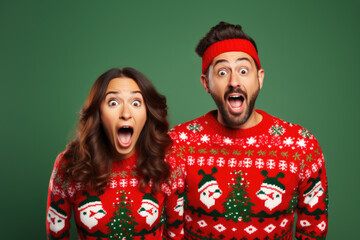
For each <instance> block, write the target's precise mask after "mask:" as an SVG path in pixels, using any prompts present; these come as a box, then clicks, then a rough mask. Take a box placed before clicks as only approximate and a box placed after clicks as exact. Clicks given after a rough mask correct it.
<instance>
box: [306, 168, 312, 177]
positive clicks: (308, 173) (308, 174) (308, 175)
mask: <svg viewBox="0 0 360 240" xmlns="http://www.w3.org/2000/svg"><path fill="white" fill-rule="evenodd" d="M305 177H306V178H310V177H311V171H310V170H309V169H307V170H306V171H305Z"/></svg>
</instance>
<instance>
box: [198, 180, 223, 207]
mask: <svg viewBox="0 0 360 240" xmlns="http://www.w3.org/2000/svg"><path fill="white" fill-rule="evenodd" d="M221 195H222V191H221V190H220V188H219V185H218V184H217V182H214V183H211V185H209V186H208V187H207V188H205V189H204V190H203V191H201V192H200V201H201V202H202V203H203V204H205V205H206V206H207V207H208V208H211V207H212V206H214V205H215V200H216V199H218V198H219V197H220V196H221Z"/></svg>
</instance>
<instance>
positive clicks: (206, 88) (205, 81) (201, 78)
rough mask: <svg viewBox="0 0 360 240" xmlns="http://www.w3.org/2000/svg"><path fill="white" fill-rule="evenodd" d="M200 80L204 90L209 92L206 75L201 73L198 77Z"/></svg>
mask: <svg viewBox="0 0 360 240" xmlns="http://www.w3.org/2000/svg"><path fill="white" fill-rule="evenodd" d="M200 82H201V84H202V85H203V87H204V89H205V91H206V92H207V93H210V91H209V80H208V78H207V77H206V75H205V74H202V75H201V77H200Z"/></svg>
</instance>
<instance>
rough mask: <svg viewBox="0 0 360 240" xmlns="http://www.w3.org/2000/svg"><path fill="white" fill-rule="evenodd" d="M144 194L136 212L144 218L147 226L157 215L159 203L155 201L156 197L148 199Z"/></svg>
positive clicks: (150, 224)
mask: <svg viewBox="0 0 360 240" xmlns="http://www.w3.org/2000/svg"><path fill="white" fill-rule="evenodd" d="M146 195H147V194H146ZM146 195H145V196H144V198H143V200H142V203H141V207H140V208H139V210H138V213H139V214H140V216H142V217H145V218H146V223H147V224H149V226H152V225H153V224H154V222H155V221H156V220H157V219H158V217H159V205H158V204H157V203H156V201H157V200H156V199H153V200H152V199H148V198H146Z"/></svg>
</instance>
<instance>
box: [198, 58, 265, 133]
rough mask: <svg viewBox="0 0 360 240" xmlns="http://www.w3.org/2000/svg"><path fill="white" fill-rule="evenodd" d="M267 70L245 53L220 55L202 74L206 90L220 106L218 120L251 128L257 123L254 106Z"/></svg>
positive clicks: (235, 126) (227, 125)
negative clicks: (258, 65) (260, 67)
mask: <svg viewBox="0 0 360 240" xmlns="http://www.w3.org/2000/svg"><path fill="white" fill-rule="evenodd" d="M263 78H264V70H263V69H260V70H257V68H256V65H255V62H254V60H253V59H252V57H251V56H250V55H248V54H247V53H244V52H225V53H222V54H220V55H218V56H216V57H215V58H214V59H213V60H212V63H211V64H210V66H209V69H208V77H207V76H206V75H202V76H201V82H202V84H203V86H204V88H205V90H206V91H207V92H208V93H210V94H211V96H212V98H213V99H214V101H215V103H216V105H217V108H218V112H219V113H218V117H217V118H218V121H219V123H220V124H222V125H224V126H226V127H230V128H248V127H251V126H254V125H256V124H257V122H256V121H257V120H256V119H255V114H254V105H255V101H256V98H257V95H258V93H259V90H260V89H261V87H262V83H263Z"/></svg>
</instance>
